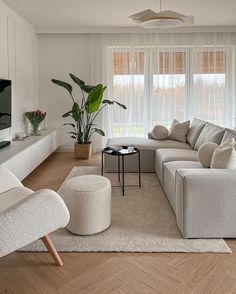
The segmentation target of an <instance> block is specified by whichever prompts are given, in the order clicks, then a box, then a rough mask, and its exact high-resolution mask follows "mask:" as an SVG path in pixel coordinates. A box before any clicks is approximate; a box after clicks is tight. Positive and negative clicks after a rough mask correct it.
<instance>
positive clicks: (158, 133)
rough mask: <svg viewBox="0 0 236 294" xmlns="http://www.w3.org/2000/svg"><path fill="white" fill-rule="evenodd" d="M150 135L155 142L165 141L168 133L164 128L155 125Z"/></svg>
mask: <svg viewBox="0 0 236 294" xmlns="http://www.w3.org/2000/svg"><path fill="white" fill-rule="evenodd" d="M151 135H152V137H153V138H154V139H156V140H165V139H167V138H168V135H169V131H168V129H167V128H166V127H164V126H162V125H156V126H155V127H154V128H153V129H152V133H151Z"/></svg>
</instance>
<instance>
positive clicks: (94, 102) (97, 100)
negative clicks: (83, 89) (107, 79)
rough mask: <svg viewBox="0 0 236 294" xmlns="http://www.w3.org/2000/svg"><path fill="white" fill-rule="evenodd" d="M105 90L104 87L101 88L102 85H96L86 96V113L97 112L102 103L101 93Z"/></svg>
mask: <svg viewBox="0 0 236 294" xmlns="http://www.w3.org/2000/svg"><path fill="white" fill-rule="evenodd" d="M105 90H106V87H103V85H102V84H98V85H97V86H96V87H95V88H94V89H93V90H92V91H91V92H90V93H89V95H88V99H87V102H86V110H87V112H88V113H92V112H95V111H98V110H99V108H100V105H101V103H102V97H103V93H104V91H105Z"/></svg>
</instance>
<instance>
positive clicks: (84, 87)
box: [81, 85, 96, 94]
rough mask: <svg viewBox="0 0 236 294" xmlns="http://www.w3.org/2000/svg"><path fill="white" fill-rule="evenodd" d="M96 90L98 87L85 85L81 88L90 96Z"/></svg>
mask: <svg viewBox="0 0 236 294" xmlns="http://www.w3.org/2000/svg"><path fill="white" fill-rule="evenodd" d="M95 88H96V86H91V85H84V86H82V87H81V89H82V90H83V91H84V92H86V93H88V94H89V93H90V92H91V91H92V90H93V89H95Z"/></svg>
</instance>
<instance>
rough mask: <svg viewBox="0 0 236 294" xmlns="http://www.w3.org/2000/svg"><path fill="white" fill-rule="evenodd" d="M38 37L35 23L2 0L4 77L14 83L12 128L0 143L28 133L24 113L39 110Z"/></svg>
mask: <svg viewBox="0 0 236 294" xmlns="http://www.w3.org/2000/svg"><path fill="white" fill-rule="evenodd" d="M37 63H38V53H37V35H36V34H35V31H34V28H33V26H32V25H31V24H29V23H28V22H27V21H25V20H24V19H23V18H22V17H21V16H19V15H18V14H17V13H15V12H14V11H13V10H12V9H10V8H9V7H8V6H7V5H5V4H4V3H3V2H1V1H0V78H6V79H10V80H12V128H10V129H6V130H2V131H0V141H1V140H4V139H5V140H6V139H11V138H12V137H14V136H15V133H17V132H20V131H25V125H24V121H23V118H24V112H26V111H29V110H34V109H36V108H37V107H38V94H37V91H38V89H37V81H38V77H37V72H38V68H37Z"/></svg>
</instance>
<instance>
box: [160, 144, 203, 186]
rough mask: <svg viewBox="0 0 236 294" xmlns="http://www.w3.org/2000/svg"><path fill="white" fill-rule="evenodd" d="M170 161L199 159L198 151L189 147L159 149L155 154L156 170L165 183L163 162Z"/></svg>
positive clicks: (161, 181) (161, 180)
mask: <svg viewBox="0 0 236 294" xmlns="http://www.w3.org/2000/svg"><path fill="white" fill-rule="evenodd" d="M170 161H198V158H197V151H195V150H192V149H190V150H187V149H185V150H184V149H158V150H156V156H155V170H156V174H157V176H158V179H159V181H160V183H161V184H162V185H163V163H165V162H170Z"/></svg>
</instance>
